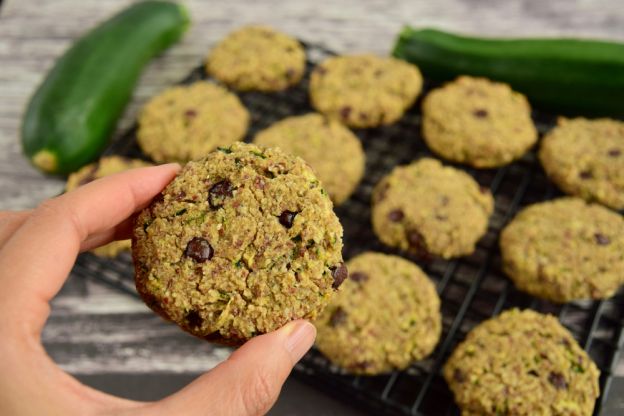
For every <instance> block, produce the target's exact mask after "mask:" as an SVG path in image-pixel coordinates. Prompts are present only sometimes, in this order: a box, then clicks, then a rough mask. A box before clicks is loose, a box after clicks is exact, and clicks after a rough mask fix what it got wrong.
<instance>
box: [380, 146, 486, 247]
mask: <svg viewBox="0 0 624 416" xmlns="http://www.w3.org/2000/svg"><path fill="white" fill-rule="evenodd" d="M372 203H373V208H372V217H373V218H372V221H373V228H374V230H375V234H377V236H378V237H379V239H380V240H381V241H382V242H383V243H384V244H387V245H389V246H392V247H398V248H400V249H402V250H406V251H409V252H411V253H412V254H414V255H416V256H419V257H425V258H426V257H428V256H430V255H436V256H440V257H443V258H446V259H447V258H451V257H457V256H463V255H468V254H471V253H472V252H473V251H474V248H475V244H476V243H477V241H478V240H479V239H480V238H481V237H482V236H483V234H485V232H486V230H487V225H488V219H489V217H490V215H491V214H492V211H493V209H494V199H493V198H492V194H491V193H490V191H489V189H485V188H481V187H480V186H479V184H478V183H477V182H476V181H475V180H474V179H473V178H472V177H471V176H470V175H468V174H467V173H465V172H463V171H461V170H458V169H455V168H452V167H449V166H443V165H442V164H441V163H440V162H439V161H437V160H435V159H430V158H423V159H420V160H419V161H417V162H413V163H411V164H410V165H407V166H398V167H396V168H394V170H393V171H392V172H391V173H390V174H389V175H387V176H386V177H384V178H383V179H382V180H381V181H380V182H379V183H378V184H377V185H376V186H375V189H374V190H373V201H372Z"/></svg>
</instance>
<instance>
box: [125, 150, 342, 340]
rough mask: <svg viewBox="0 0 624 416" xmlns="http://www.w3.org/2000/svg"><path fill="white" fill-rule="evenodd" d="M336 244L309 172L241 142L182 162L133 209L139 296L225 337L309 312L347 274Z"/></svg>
mask: <svg viewBox="0 0 624 416" xmlns="http://www.w3.org/2000/svg"><path fill="white" fill-rule="evenodd" d="M341 251H342V227H341V225H340V223H339V222H338V218H337V217H336V215H335V214H334V212H333V210H332V203H331V201H330V199H329V197H328V196H327V195H326V194H325V192H324V191H323V190H322V188H321V187H320V185H319V181H318V180H317V178H316V177H315V176H314V173H313V172H312V169H311V168H310V167H309V166H308V165H307V164H306V163H305V162H304V161H303V160H301V159H300V158H296V157H294V156H289V155H286V154H285V153H282V152H281V151H280V150H279V149H265V148H261V147H257V146H254V145H249V144H244V143H235V144H233V145H231V146H230V147H224V148H219V150H217V151H215V152H213V153H210V154H209V155H208V156H207V157H206V158H204V159H200V160H197V161H193V162H189V163H188V164H186V166H185V167H184V168H183V169H182V171H181V172H180V173H179V174H178V176H177V177H176V178H175V179H174V180H173V181H172V182H171V183H170V184H169V185H168V186H167V187H166V188H165V190H164V191H163V192H162V194H161V196H160V197H159V198H157V199H156V200H155V201H154V202H152V204H151V205H150V206H149V207H148V208H146V209H145V210H143V211H142V212H141V213H140V215H139V216H138V218H137V220H136V222H135V228H134V236H133V241H132V254H133V258H134V263H135V270H136V286H137V289H138V291H139V293H140V294H141V296H142V298H143V300H144V301H145V302H146V303H147V304H148V305H149V306H150V307H151V308H152V309H154V310H155V311H156V312H158V313H159V314H160V315H162V316H163V317H165V318H167V319H170V320H172V321H174V322H175V323H177V324H178V325H180V326H181V327H182V328H183V329H184V330H186V331H188V332H190V333H192V334H193V335H196V336H198V337H202V338H205V339H208V340H212V341H217V342H221V343H226V344H240V343H242V342H244V341H245V340H247V339H249V338H250V337H253V336H254V335H258V334H262V333H266V332H269V331H272V330H274V329H277V328H279V327H281V326H282V325H284V324H286V323H287V322H289V321H291V320H293V319H298V318H306V319H313V318H315V317H316V315H317V313H318V312H320V311H321V310H322V309H323V308H324V307H325V305H326V304H327V303H328V302H329V300H330V298H331V296H332V295H333V293H334V291H335V290H336V289H337V288H338V286H339V285H340V284H341V283H342V281H343V280H344V279H345V278H346V277H347V269H346V266H345V265H344V264H343V263H342V255H341Z"/></svg>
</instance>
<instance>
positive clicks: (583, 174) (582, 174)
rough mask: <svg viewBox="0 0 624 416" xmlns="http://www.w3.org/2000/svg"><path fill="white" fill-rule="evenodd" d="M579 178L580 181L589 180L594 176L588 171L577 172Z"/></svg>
mask: <svg viewBox="0 0 624 416" xmlns="http://www.w3.org/2000/svg"><path fill="white" fill-rule="evenodd" d="M579 177H580V178H581V179H591V178H593V177H594V175H593V174H592V173H591V172H590V171H588V170H583V171H581V172H579Z"/></svg>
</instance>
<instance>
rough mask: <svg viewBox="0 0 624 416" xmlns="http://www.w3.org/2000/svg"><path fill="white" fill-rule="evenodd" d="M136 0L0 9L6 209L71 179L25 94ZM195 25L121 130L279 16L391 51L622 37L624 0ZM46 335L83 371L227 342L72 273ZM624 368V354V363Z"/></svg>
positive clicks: (316, 13)
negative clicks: (24, 152) (23, 123)
mask: <svg viewBox="0 0 624 416" xmlns="http://www.w3.org/2000/svg"><path fill="white" fill-rule="evenodd" d="M129 3H131V2H130V1H128V0H56V1H53V2H51V1H43V0H40V1H35V0H6V1H5V2H4V3H3V4H2V6H1V8H0V195H1V197H0V209H23V208H29V207H33V206H36V205H37V204H38V203H39V202H40V201H42V200H43V199H45V198H47V197H51V196H54V195H56V194H58V193H59V192H60V191H61V190H62V188H63V180H62V179H60V178H51V177H45V176H43V175H42V174H40V173H39V172H37V171H36V170H34V169H33V168H32V167H31V166H30V165H29V163H28V162H27V161H26V160H25V159H24V158H23V157H22V156H21V148H20V144H19V125H20V118H21V115H22V113H23V110H24V107H25V105H26V103H27V100H28V98H29V96H30V94H32V92H33V90H34V89H35V88H36V86H37V85H38V84H39V83H40V82H41V80H42V78H43V76H44V74H45V73H46V71H47V70H48V69H49V68H50V67H51V65H52V64H53V62H54V60H55V59H56V58H57V57H58V56H59V55H60V54H61V53H62V52H63V51H64V50H65V49H66V48H67V47H68V46H69V45H70V43H71V42H72V40H73V39H75V38H76V37H77V36H79V35H81V34H82V33H83V32H84V31H85V30H87V29H88V28H90V27H92V26H93V25H94V24H96V23H97V22H99V21H101V20H102V19H105V18H106V17H108V16H110V15H111V14H112V13H114V12H116V11H117V10H120V9H121V8H123V7H125V6H127V5H128V4H129ZM184 3H185V4H186V5H187V6H188V8H189V9H190V13H191V16H192V20H193V25H192V27H191V29H190V30H189V32H188V33H187V35H186V37H185V38H184V39H183V40H182V42H181V43H179V44H178V45H176V46H174V47H173V48H171V49H170V50H168V51H167V52H166V53H164V54H163V55H162V56H160V57H158V58H157V59H155V60H154V61H153V62H152V63H151V64H150V65H149V67H148V68H147V69H146V71H145V72H144V74H143V76H142V78H141V80H140V82H139V86H138V88H137V89H136V91H135V93H134V96H133V98H132V102H131V103H130V105H129V106H128V108H127V110H126V112H125V114H124V117H123V119H122V120H121V122H120V123H119V126H118V131H122V130H123V129H125V128H127V127H128V126H129V125H130V124H131V123H132V121H133V120H134V119H135V117H136V114H137V110H138V109H139V108H140V106H141V105H142V104H143V103H144V102H145V101H146V99H147V98H148V97H150V96H152V95H154V94H155V93H157V92H158V91H160V90H162V89H163V88H165V87H166V86H168V85H170V84H172V83H174V82H175V81H177V80H179V79H181V78H183V77H184V75H185V74H186V73H187V72H188V71H189V70H190V69H191V68H193V67H195V66H196V65H197V64H198V62H199V61H200V60H201V59H202V58H203V56H204V55H205V54H206V53H207V52H208V51H209V49H210V47H211V46H212V45H213V44H214V43H215V42H216V41H217V40H218V39H220V38H222V37H223V36H224V35H225V34H227V33H228V32H229V31H230V30H232V29H234V28H237V27H239V26H241V25H244V24H248V23H264V24H269V25H272V26H274V27H276V28H277V29H280V30H283V31H285V32H288V33H290V34H292V35H294V36H297V37H299V38H301V39H304V40H307V41H309V42H315V43H319V44H322V45H324V46H326V47H328V48H330V49H333V50H335V51H337V52H357V51H372V52H375V53H379V54H387V53H388V52H389V50H390V47H391V45H392V43H393V40H394V37H395V36H396V34H397V33H398V31H399V30H400V28H401V26H402V25H404V24H406V23H409V24H412V25H416V26H435V27H440V28H444V29H449V30H454V31H458V32H464V33H473V34H487V35H499V36H500V35H505V36H513V35H567V36H586V37H602V38H608V39H619V40H624V3H623V2H619V1H613V0H592V1H588V0H549V1H544V0H519V1H500V0H438V1H430V0H404V1H387V0H345V1H340V2H335V1H330V0H315V1H305V0H291V1H283V0H279V1H278V0H266V1H252V0H238V1H227V0H218V1H198V0H196V1H185V2H184ZM43 340H44V342H45V344H46V348H47V349H48V351H49V352H50V354H51V355H52V357H53V358H54V359H55V360H56V361H57V362H59V364H61V365H62V366H63V367H64V368H65V369H67V370H68V371H70V372H72V373H74V374H83V375H89V374H102V373H119V374H122V373H153V372H165V373H172V372H173V373H198V372H201V371H205V370H207V369H209V368H211V367H213V366H214V365H215V364H216V363H218V362H219V361H220V360H222V359H224V358H225V357H226V356H227V355H228V353H229V350H227V349H224V348H215V347H213V346H211V345H209V344H206V343H205V342H202V341H200V340H196V339H194V338H192V337H190V336H187V335H185V334H183V333H182V332H181V331H179V330H178V329H177V328H176V327H174V326H172V325H170V324H167V323H165V322H163V321H162V320H160V319H159V318H158V317H156V316H155V315H153V314H152V313H151V312H150V311H148V310H147V308H146V307H145V306H144V305H143V304H142V303H141V302H139V301H137V300H135V299H132V298H130V297H128V296H126V295H122V294H119V293H118V292H116V291H114V290H112V289H109V288H108V287H105V286H102V285H101V284H99V283H95V282H94V281H91V280H84V279H81V278H72V279H70V280H69V281H68V283H67V284H66V285H65V287H64V288H63V290H62V292H61V293H60V294H59V296H58V297H57V298H56V299H55V301H54V302H53V309H52V315H51V317H50V320H49V322H48V324H47V326H46V328H45V331H44V334H43ZM616 372H617V373H618V374H620V375H624V360H620V363H619V365H618V367H617V369H616Z"/></svg>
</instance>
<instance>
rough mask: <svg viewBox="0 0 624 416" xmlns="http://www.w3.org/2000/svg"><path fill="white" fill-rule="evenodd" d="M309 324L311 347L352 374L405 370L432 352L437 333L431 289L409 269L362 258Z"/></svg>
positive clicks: (398, 261)
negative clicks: (312, 335)
mask: <svg viewBox="0 0 624 416" xmlns="http://www.w3.org/2000/svg"><path fill="white" fill-rule="evenodd" d="M347 267H348V268H349V272H350V278H349V279H347V281H345V283H344V284H343V286H342V287H341V289H340V290H339V291H338V293H337V294H336V296H335V297H334V299H333V300H332V302H331V303H330V305H329V306H328V307H327V308H326V309H325V311H323V313H322V314H321V316H320V317H319V319H318V320H317V321H316V322H315V325H316V328H317V337H316V346H317V347H318V349H319V350H320V351H321V352H322V353H323V354H324V355H326V356H327V357H328V358H329V359H330V360H331V361H332V362H333V363H335V364H337V365H338V366H340V367H342V368H344V369H345V370H346V371H348V372H350V373H354V374H367V375H373V374H380V373H385V372H388V371H392V370H395V369H399V370H402V369H405V368H407V367H408V366H409V365H410V364H411V363H412V362H414V361H417V360H420V359H422V358H424V357H426V356H427V355H429V354H430V353H431V351H433V349H434V348H435V346H436V344H437V343H438V339H439V338H440V331H441V329H442V322H441V321H442V318H441V315H440V299H439V298H438V294H437V293H436V290H435V286H434V285H433V283H432V282H431V281H430V280H429V279H428V278H427V275H425V273H423V271H422V270H420V268H419V267H418V266H416V265H415V264H414V263H412V262H409V261H407V260H405V259H402V258H401V257H398V256H392V255H387V254H382V253H374V252H367V253H363V254H360V255H359V256H357V257H355V258H353V259H351V260H350V261H349V262H348V263H347Z"/></svg>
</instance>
